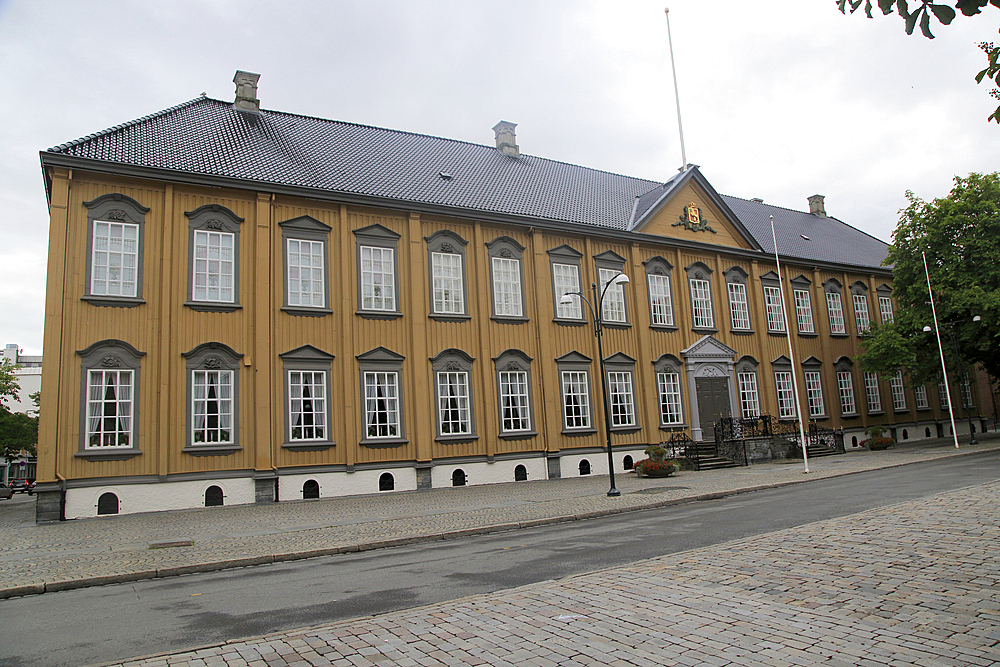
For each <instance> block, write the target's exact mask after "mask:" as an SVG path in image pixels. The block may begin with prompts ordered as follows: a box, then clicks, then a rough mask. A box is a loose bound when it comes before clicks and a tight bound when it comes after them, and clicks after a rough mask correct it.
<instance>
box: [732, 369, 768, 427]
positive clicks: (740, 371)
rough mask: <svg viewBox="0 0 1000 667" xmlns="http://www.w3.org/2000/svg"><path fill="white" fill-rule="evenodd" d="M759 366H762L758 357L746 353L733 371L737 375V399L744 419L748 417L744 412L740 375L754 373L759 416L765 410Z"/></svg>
mask: <svg viewBox="0 0 1000 667" xmlns="http://www.w3.org/2000/svg"><path fill="white" fill-rule="evenodd" d="M758 366H760V364H759V363H758V362H757V360H756V359H754V358H753V357H751V356H749V355H745V356H743V357H740V359H739V361H737V362H736V364H735V366H734V367H733V372H734V375H735V376H736V401H737V403H739V409H740V417H741V418H743V419H746V418H747V417H746V415H744V414H743V413H744V410H743V386H742V385H741V384H740V375H753V377H754V391H756V392H757V416H759V415H761V414H762V411H763V407H762V405H761V394H760V374H759V373H758V372H757V368H758Z"/></svg>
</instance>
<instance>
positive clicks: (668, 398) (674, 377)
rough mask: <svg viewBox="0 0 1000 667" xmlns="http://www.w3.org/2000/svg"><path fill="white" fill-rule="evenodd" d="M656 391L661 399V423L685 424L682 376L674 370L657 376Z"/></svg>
mask: <svg viewBox="0 0 1000 667" xmlns="http://www.w3.org/2000/svg"><path fill="white" fill-rule="evenodd" d="M656 389H657V393H658V394H659V397H660V423H661V424H663V425H671V424H683V423H684V414H683V412H682V410H681V376H680V374H679V373H676V372H673V370H666V371H664V372H661V373H657V374H656Z"/></svg>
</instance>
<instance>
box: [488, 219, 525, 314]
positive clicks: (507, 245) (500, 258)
mask: <svg viewBox="0 0 1000 667" xmlns="http://www.w3.org/2000/svg"><path fill="white" fill-rule="evenodd" d="M486 248H487V252H488V254H489V258H490V281H491V284H492V289H493V319H495V320H498V321H505V322H512V323H521V322H527V321H528V318H527V317H526V316H525V315H524V303H523V297H522V295H523V294H524V275H523V272H522V267H521V255H522V253H523V252H524V246H522V245H521V244H520V243H518V242H517V241H515V240H514V239H512V238H510V237H509V236H500V237H497V238H495V239H493V240H492V241H490V242H489V243H487V244H486Z"/></svg>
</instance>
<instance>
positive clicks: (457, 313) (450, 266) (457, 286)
mask: <svg viewBox="0 0 1000 667" xmlns="http://www.w3.org/2000/svg"><path fill="white" fill-rule="evenodd" d="M424 240H425V241H427V252H428V253H429V255H430V258H429V259H430V262H429V264H430V267H431V277H430V279H431V283H430V308H431V311H430V316H431V318H432V319H435V320H439V321H446V322H448V321H451V322H455V321H463V320H468V319H471V318H470V316H469V315H468V297H467V296H466V291H465V246H466V244H467V241H466V240H465V239H463V238H462V237H461V236H459V235H458V234H456V233H454V232H452V231H449V230H441V231H439V232H437V233H435V234H432V235H431V236H428V237H426V238H425V239H424Z"/></svg>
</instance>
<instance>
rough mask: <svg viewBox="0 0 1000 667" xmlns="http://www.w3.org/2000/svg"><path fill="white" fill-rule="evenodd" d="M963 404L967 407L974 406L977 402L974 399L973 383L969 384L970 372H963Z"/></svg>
mask: <svg viewBox="0 0 1000 667" xmlns="http://www.w3.org/2000/svg"><path fill="white" fill-rule="evenodd" d="M961 387H962V404H963V406H964V407H967V408H974V407H976V404H975V403H974V402H973V401H972V385H971V384H969V374H968V373H962V385H961Z"/></svg>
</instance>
